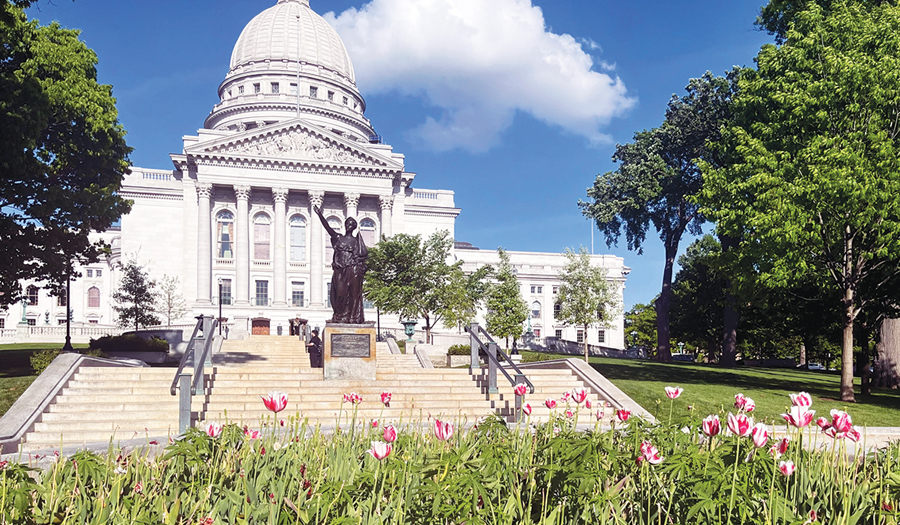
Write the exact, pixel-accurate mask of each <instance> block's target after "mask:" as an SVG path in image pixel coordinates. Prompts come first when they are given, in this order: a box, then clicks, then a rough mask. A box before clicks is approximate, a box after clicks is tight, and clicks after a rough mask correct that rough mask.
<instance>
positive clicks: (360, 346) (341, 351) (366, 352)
mask: <svg viewBox="0 0 900 525" xmlns="http://www.w3.org/2000/svg"><path fill="white" fill-rule="evenodd" d="M370 351H371V348H370V346H369V334H331V357H371V355H370Z"/></svg>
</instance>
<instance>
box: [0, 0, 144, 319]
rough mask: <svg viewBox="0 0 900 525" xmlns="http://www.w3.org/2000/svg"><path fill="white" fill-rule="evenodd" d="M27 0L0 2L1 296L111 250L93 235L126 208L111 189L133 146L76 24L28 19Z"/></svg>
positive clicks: (8, 299)
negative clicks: (73, 27)
mask: <svg viewBox="0 0 900 525" xmlns="http://www.w3.org/2000/svg"><path fill="white" fill-rule="evenodd" d="M29 3H30V2H27V1H17V2H13V3H10V2H9V1H8V0H2V1H0V172H2V173H3V177H2V179H0V259H2V260H3V261H4V264H3V265H0V292H2V294H0V304H10V303H12V302H15V301H16V300H17V299H18V297H20V294H21V287H20V286H19V282H20V280H22V279H35V280H41V281H45V282H46V283H47V284H46V285H45V286H46V287H47V288H49V289H50V290H51V291H52V292H53V293H56V294H58V293H61V292H62V291H63V290H64V289H65V282H66V278H67V277H68V268H69V261H71V260H75V261H77V262H80V263H82V264H86V263H89V262H94V261H96V260H98V257H99V256H100V255H101V254H102V253H103V252H104V251H105V250H106V249H107V247H106V246H105V245H104V244H103V243H102V242H100V241H92V240H91V239H89V237H88V236H89V234H90V233H91V232H92V231H103V230H106V229H107V228H109V227H110V226H111V225H112V224H113V223H114V222H115V221H116V220H118V219H119V217H120V216H121V215H122V214H123V213H127V212H128V211H129V209H130V204H129V202H128V201H126V200H124V199H122V198H121V197H119V196H118V195H117V193H116V192H117V190H118V189H119V186H120V184H121V181H122V177H123V175H124V174H125V173H126V172H127V171H128V153H129V152H130V151H131V148H129V147H128V146H126V144H125V130H124V129H122V126H121V125H120V124H119V122H118V120H117V118H118V117H117V112H116V107H115V99H114V98H113V96H112V88H111V87H110V86H107V85H100V84H98V83H97V71H96V64H97V56H96V55H95V54H94V52H93V51H91V50H90V49H89V48H88V47H87V46H86V45H85V44H84V43H83V42H81V41H79V40H78V35H79V32H78V31H74V30H67V29H63V28H61V27H60V26H59V24H57V23H53V24H51V25H49V26H40V25H38V24H37V22H35V21H29V20H28V19H27V17H26V16H25V13H24V11H23V8H24V7H26V6H27V5H28V4H29Z"/></svg>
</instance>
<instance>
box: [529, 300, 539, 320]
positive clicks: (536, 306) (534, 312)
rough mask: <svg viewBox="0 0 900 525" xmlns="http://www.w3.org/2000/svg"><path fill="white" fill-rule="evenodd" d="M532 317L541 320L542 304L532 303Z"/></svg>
mask: <svg viewBox="0 0 900 525" xmlns="http://www.w3.org/2000/svg"><path fill="white" fill-rule="evenodd" d="M531 317H532V318H534V319H540V318H541V303H539V302H537V301H535V302H533V303H531Z"/></svg>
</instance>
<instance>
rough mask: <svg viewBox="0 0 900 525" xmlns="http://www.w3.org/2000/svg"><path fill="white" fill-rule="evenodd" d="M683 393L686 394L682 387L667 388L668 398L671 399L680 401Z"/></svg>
mask: <svg viewBox="0 0 900 525" xmlns="http://www.w3.org/2000/svg"><path fill="white" fill-rule="evenodd" d="M682 392H684V389H683V388H681V387H680V386H667V387H666V396H668V398H669V399H678V396H680V395H681V393H682Z"/></svg>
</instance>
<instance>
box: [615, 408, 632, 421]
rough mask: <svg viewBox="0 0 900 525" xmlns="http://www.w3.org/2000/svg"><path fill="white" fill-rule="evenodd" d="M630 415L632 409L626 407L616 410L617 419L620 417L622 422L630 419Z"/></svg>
mask: <svg viewBox="0 0 900 525" xmlns="http://www.w3.org/2000/svg"><path fill="white" fill-rule="evenodd" d="M630 417H631V411H630V410H625V409H624V408H620V409H619V410H616V419H618V420H619V421H621V422H622V423H624V422H626V421H628V418H630Z"/></svg>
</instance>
